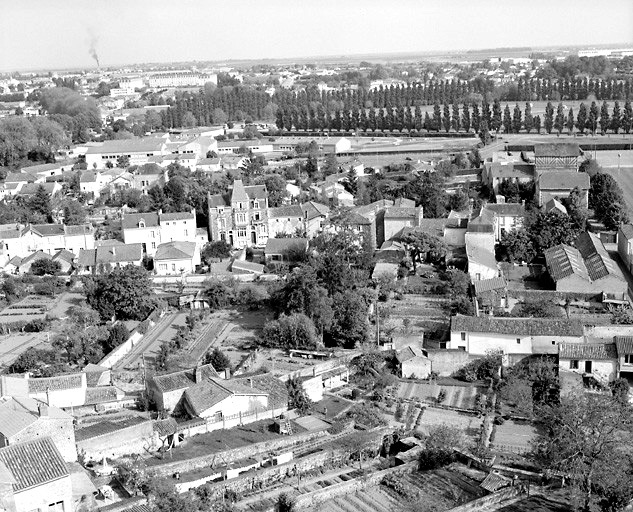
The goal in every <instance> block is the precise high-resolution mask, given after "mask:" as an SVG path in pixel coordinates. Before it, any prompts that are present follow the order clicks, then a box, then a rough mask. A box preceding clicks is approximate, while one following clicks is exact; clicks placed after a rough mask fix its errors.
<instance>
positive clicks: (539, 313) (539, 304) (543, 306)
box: [512, 299, 563, 318]
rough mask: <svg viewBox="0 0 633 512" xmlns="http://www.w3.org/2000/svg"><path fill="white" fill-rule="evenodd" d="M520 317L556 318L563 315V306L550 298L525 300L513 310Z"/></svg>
mask: <svg viewBox="0 0 633 512" xmlns="http://www.w3.org/2000/svg"><path fill="white" fill-rule="evenodd" d="M512 312H513V314H515V315H516V316H518V317H530V318H531V317H533V318H555V317H561V316H563V312H562V311H561V308H560V307H559V306H557V305H555V304H553V303H552V302H550V301H548V300H539V299H534V300H525V301H523V302H521V303H520V304H518V305H517V306H516V307H515V309H514V310H513V311H512Z"/></svg>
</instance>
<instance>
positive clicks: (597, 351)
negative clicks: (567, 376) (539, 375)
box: [558, 343, 618, 384]
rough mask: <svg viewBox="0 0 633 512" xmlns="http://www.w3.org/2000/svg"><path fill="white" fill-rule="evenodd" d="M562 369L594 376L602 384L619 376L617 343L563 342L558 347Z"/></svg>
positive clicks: (559, 364) (559, 363)
mask: <svg viewBox="0 0 633 512" xmlns="http://www.w3.org/2000/svg"><path fill="white" fill-rule="evenodd" d="M558 366H559V368H561V369H565V370H569V371H572V372H574V373H580V374H582V375H586V376H592V377H593V378H595V379H596V380H597V381H598V382H600V383H602V384H609V382H612V381H614V380H616V379H617V378H618V353H617V350H616V344H615V343H561V344H560V345H559V347H558Z"/></svg>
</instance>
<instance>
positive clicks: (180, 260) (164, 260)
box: [154, 242, 200, 276]
mask: <svg viewBox="0 0 633 512" xmlns="http://www.w3.org/2000/svg"><path fill="white" fill-rule="evenodd" d="M197 265H200V248H199V247H198V245H197V244H196V243H195V242H167V243H164V244H160V245H159V246H158V249H157V250H156V254H155V255H154V270H155V272H156V273H157V274H158V275H160V276H166V275H172V274H182V273H186V274H192V273H193V272H195V270H196V266H197Z"/></svg>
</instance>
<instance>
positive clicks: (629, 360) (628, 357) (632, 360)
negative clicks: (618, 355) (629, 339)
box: [624, 354, 633, 364]
mask: <svg viewBox="0 0 633 512" xmlns="http://www.w3.org/2000/svg"><path fill="white" fill-rule="evenodd" d="M624 362H625V363H626V364H633V354H624Z"/></svg>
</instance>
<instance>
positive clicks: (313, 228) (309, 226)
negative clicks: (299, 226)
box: [301, 201, 330, 238]
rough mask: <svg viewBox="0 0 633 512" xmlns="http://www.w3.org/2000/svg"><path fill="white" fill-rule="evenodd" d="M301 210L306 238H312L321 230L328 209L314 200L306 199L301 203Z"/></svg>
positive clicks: (327, 215) (328, 211) (326, 217)
mask: <svg viewBox="0 0 633 512" xmlns="http://www.w3.org/2000/svg"><path fill="white" fill-rule="evenodd" d="M301 210H302V211H303V225H304V229H305V232H306V236H307V237H308V238H314V237H315V236H317V235H318V234H319V233H320V232H321V231H323V227H324V226H325V223H326V221H327V219H328V217H329V216H330V209H329V208H328V207H327V206H326V205H324V204H322V203H317V202H316V201H308V202H307V203H303V204H302V205H301Z"/></svg>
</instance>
